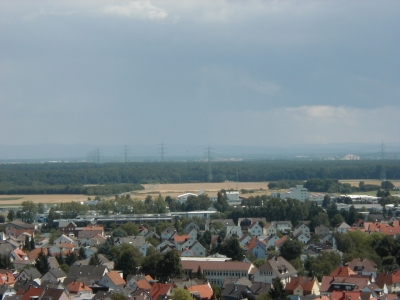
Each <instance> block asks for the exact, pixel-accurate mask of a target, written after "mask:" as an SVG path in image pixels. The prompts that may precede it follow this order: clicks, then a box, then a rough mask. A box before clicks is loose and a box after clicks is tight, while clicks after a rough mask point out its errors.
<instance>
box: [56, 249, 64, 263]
mask: <svg viewBox="0 0 400 300" xmlns="http://www.w3.org/2000/svg"><path fill="white" fill-rule="evenodd" d="M56 259H57V262H58V264H59V265H60V266H61V265H63V264H65V257H64V254H63V253H62V252H61V251H60V254H58V255H57V256H56Z"/></svg>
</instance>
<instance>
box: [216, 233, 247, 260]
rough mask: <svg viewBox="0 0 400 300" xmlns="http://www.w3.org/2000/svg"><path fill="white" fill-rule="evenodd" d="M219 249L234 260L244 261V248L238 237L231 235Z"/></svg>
mask: <svg viewBox="0 0 400 300" xmlns="http://www.w3.org/2000/svg"><path fill="white" fill-rule="evenodd" d="M219 251H220V253H221V254H224V255H226V256H227V257H229V258H232V260H238V261H242V260H243V256H244V250H243V248H242V247H241V246H240V244H239V240H238V239H237V238H236V237H231V238H229V239H228V240H227V241H224V242H223V243H222V244H221V246H220V248H219Z"/></svg>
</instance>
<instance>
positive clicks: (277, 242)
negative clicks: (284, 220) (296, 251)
mask: <svg viewBox="0 0 400 300" xmlns="http://www.w3.org/2000/svg"><path fill="white" fill-rule="evenodd" d="M286 240H287V237H286V236H283V237H281V238H280V239H279V240H277V241H276V242H275V245H276V246H279V245H282V244H283V243H285V242H286Z"/></svg>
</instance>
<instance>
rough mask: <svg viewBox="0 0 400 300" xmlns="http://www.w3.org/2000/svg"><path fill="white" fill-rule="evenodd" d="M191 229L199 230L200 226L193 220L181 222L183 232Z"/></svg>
mask: <svg viewBox="0 0 400 300" xmlns="http://www.w3.org/2000/svg"><path fill="white" fill-rule="evenodd" d="M192 229H195V230H196V231H197V232H199V231H200V227H199V226H198V225H197V224H196V223H195V222H193V221H188V222H186V223H185V224H183V232H184V233H186V234H188V233H189V232H190V231H191V230H192Z"/></svg>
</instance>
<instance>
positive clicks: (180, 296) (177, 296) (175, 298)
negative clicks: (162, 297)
mask: <svg viewBox="0 0 400 300" xmlns="http://www.w3.org/2000/svg"><path fill="white" fill-rule="evenodd" d="M171 299H172V300H193V298H192V295H191V294H190V292H189V291H188V290H187V289H184V288H176V289H174V291H173V292H172V297H171Z"/></svg>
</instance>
